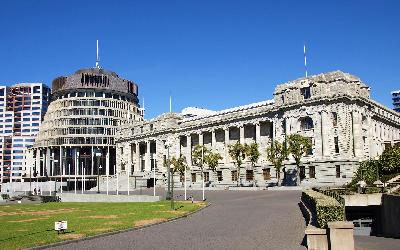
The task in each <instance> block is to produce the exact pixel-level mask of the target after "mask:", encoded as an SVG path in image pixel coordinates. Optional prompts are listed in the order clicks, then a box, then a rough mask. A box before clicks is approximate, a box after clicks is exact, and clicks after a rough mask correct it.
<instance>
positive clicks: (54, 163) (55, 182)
mask: <svg viewBox="0 0 400 250" xmlns="http://www.w3.org/2000/svg"><path fill="white" fill-rule="evenodd" d="M53 157H54V155H53ZM53 159H54V158H53ZM57 162H58V160H53V175H54V196H56V193H57V178H56V173H54V172H55V169H56V163H57Z"/></svg>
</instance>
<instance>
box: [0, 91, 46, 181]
mask: <svg viewBox="0 0 400 250" xmlns="http://www.w3.org/2000/svg"><path fill="white" fill-rule="evenodd" d="M49 102H50V89H49V87H47V86H46V85H44V84H42V83H18V84H15V85H12V86H0V149H1V151H0V152H1V155H0V166H1V167H0V174H1V180H0V181H1V182H2V183H3V182H20V181H21V180H22V179H23V177H24V174H25V170H26V167H27V161H26V153H27V150H28V149H29V148H30V147H32V145H33V142H34V140H35V137H36V135H37V134H38V132H39V127H40V125H41V121H42V118H43V117H44V114H45V113H46V111H47V107H48V105H49Z"/></svg>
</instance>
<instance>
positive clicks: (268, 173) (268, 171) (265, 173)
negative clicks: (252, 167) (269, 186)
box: [263, 168, 271, 180]
mask: <svg viewBox="0 0 400 250" xmlns="http://www.w3.org/2000/svg"><path fill="white" fill-rule="evenodd" d="M263 176H264V180H270V179H271V169H270V168H266V169H263Z"/></svg>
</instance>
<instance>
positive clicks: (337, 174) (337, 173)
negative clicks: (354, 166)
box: [336, 165, 340, 178]
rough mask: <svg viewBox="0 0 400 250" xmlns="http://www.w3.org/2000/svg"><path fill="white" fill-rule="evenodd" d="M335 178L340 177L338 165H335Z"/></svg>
mask: <svg viewBox="0 0 400 250" xmlns="http://www.w3.org/2000/svg"><path fill="white" fill-rule="evenodd" d="M336 178H340V165H336Z"/></svg>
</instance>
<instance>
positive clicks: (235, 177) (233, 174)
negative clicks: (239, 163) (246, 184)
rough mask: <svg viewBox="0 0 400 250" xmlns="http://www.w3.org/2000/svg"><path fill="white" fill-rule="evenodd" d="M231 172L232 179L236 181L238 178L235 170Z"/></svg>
mask: <svg viewBox="0 0 400 250" xmlns="http://www.w3.org/2000/svg"><path fill="white" fill-rule="evenodd" d="M231 174H232V181H237V180H238V178H237V170H232V172H231Z"/></svg>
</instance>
